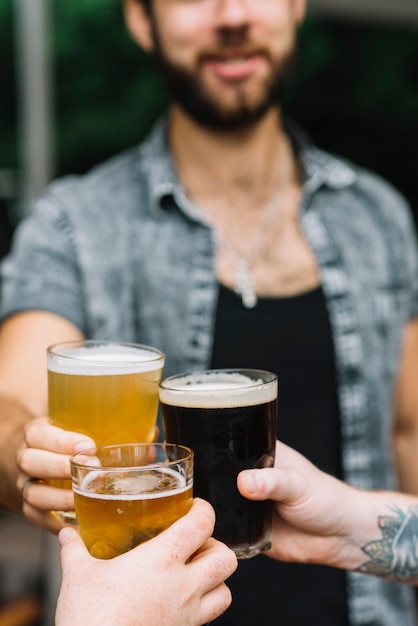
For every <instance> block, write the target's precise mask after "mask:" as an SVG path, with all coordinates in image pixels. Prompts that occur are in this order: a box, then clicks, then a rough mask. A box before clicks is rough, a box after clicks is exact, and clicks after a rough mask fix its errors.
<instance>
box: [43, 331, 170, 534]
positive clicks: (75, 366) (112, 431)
mask: <svg viewBox="0 0 418 626" xmlns="http://www.w3.org/2000/svg"><path fill="white" fill-rule="evenodd" d="M164 360H165V355H164V354H163V353H162V352H161V351H160V350H158V349H157V348H153V347H151V346H145V345H141V344H135V343H119V342H114V341H96V340H87V341H72V342H66V343H60V344H55V345H53V346H50V347H49V348H48V350H47V361H48V401H49V416H50V418H51V422H52V423H53V424H54V425H56V426H60V427H61V428H64V429H65V430H72V431H76V432H81V433H85V434H86V435H89V436H90V437H92V438H93V439H94V441H95V443H96V444H97V445H107V444H112V443H135V442H150V441H153V439H154V433H155V424H156V420H157V411H158V384H159V382H160V380H161V376H162V372H163V367H164ZM51 484H53V485H54V486H57V487H66V488H70V487H71V485H70V481H51ZM60 517H61V519H63V521H66V522H71V519H72V518H73V517H74V516H73V514H71V513H64V512H61V513H60Z"/></svg>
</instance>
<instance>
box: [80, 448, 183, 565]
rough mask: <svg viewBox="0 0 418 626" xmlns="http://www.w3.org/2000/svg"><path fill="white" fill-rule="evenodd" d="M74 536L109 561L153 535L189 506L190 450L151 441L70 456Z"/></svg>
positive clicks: (99, 556)
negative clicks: (75, 531) (74, 514)
mask: <svg viewBox="0 0 418 626" xmlns="http://www.w3.org/2000/svg"><path fill="white" fill-rule="evenodd" d="M70 464H71V479H72V487H73V491H74V504H75V511H76V518H77V523H78V527H79V532H80V535H81V537H82V539H83V540H84V543H85V544H86V546H87V548H88V550H89V552H90V553H91V554H92V555H93V556H94V557H96V558H100V559H110V558H113V557H114V556H117V555H119V554H122V553H123V552H127V551H128V550H131V549H132V548H134V547H135V546H137V545H139V544H140V543H143V542H144V541H147V540H148V539H151V538H152V537H155V535H158V534H159V533H160V532H161V531H163V530H164V529H165V528H168V526H170V525H171V524H172V523H173V522H175V521H176V520H177V519H179V518H180V517H181V516H183V515H185V514H186V513H187V512H188V511H189V509H190V507H191V506H192V502H193V494H192V490H193V452H192V450H190V449H189V448H187V447H184V446H178V445H171V444H161V443H151V444H122V445H111V446H102V447H97V448H94V449H92V450H87V451H83V452H79V453H77V454H75V455H73V456H72V457H71V460H70Z"/></svg>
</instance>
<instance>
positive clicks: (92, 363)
mask: <svg viewBox="0 0 418 626" xmlns="http://www.w3.org/2000/svg"><path fill="white" fill-rule="evenodd" d="M163 366H164V354H163V353H162V352H159V351H157V350H155V351H153V350H148V349H147V348H146V346H140V345H137V346H136V345H134V344H123V343H121V344H119V343H111V342H100V343H99V342H98V343H94V344H93V343H92V344H90V345H89V344H88V342H87V343H86V345H83V344H78V345H77V346H74V347H72V346H70V345H68V344H67V346H65V345H62V347H57V348H56V349H55V350H54V349H53V350H49V351H48V369H49V370H50V371H52V372H56V373H58V374H78V375H81V376H106V375H109V376H110V375H115V374H137V373H140V372H149V371H152V370H158V369H162V368H163Z"/></svg>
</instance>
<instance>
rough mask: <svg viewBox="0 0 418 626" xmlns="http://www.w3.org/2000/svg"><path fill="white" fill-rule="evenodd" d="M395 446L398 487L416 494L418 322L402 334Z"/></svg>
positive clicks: (417, 482) (417, 485)
mask: <svg viewBox="0 0 418 626" xmlns="http://www.w3.org/2000/svg"><path fill="white" fill-rule="evenodd" d="M395 410H396V413H395V426H394V428H395V430H394V446H395V458H396V463H397V468H398V475H399V481H400V487H401V489H402V491H405V492H406V493H413V494H416V495H418V320H414V321H413V322H410V323H409V324H408V326H407V327H406V329H405V331H404V338H403V345H402V352H401V363H400V370H399V376H398V382H397V389H396V396H395Z"/></svg>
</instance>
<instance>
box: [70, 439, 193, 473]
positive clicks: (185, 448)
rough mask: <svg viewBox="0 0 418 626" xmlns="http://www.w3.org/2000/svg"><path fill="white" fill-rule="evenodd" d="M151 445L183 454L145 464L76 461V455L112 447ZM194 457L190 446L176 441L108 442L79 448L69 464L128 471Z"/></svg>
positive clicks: (92, 468) (142, 446)
mask: <svg viewBox="0 0 418 626" xmlns="http://www.w3.org/2000/svg"><path fill="white" fill-rule="evenodd" d="M151 447H155V448H159V449H165V448H169V449H174V448H176V449H178V450H180V451H183V454H182V455H180V456H179V457H178V458H176V459H169V458H167V460H166V461H156V462H155V463H147V464H146V465H123V466H122V465H108V464H106V465H103V466H100V467H98V466H97V465H94V464H92V465H89V464H88V463H81V462H79V461H78V459H77V457H79V458H81V457H82V456H83V455H86V456H90V455H91V456H94V455H95V454H97V451H99V450H110V449H112V448H114V449H116V448H124V449H126V448H151ZM193 457H194V452H193V450H192V449H191V448H189V447H188V446H184V445H182V444H177V443H165V442H153V443H152V442H151V443H113V444H109V445H106V446H92V447H91V448H86V449H85V450H80V451H79V452H76V453H75V454H73V455H72V456H70V464H71V465H72V466H74V467H76V468H81V469H86V470H98V469H100V471H103V472H107V471H110V472H111V471H120V470H122V469H123V470H126V471H130V470H142V469H144V470H149V469H154V468H160V467H161V466H162V465H164V467H170V466H171V465H176V464H178V463H181V462H184V461H190V460H193Z"/></svg>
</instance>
